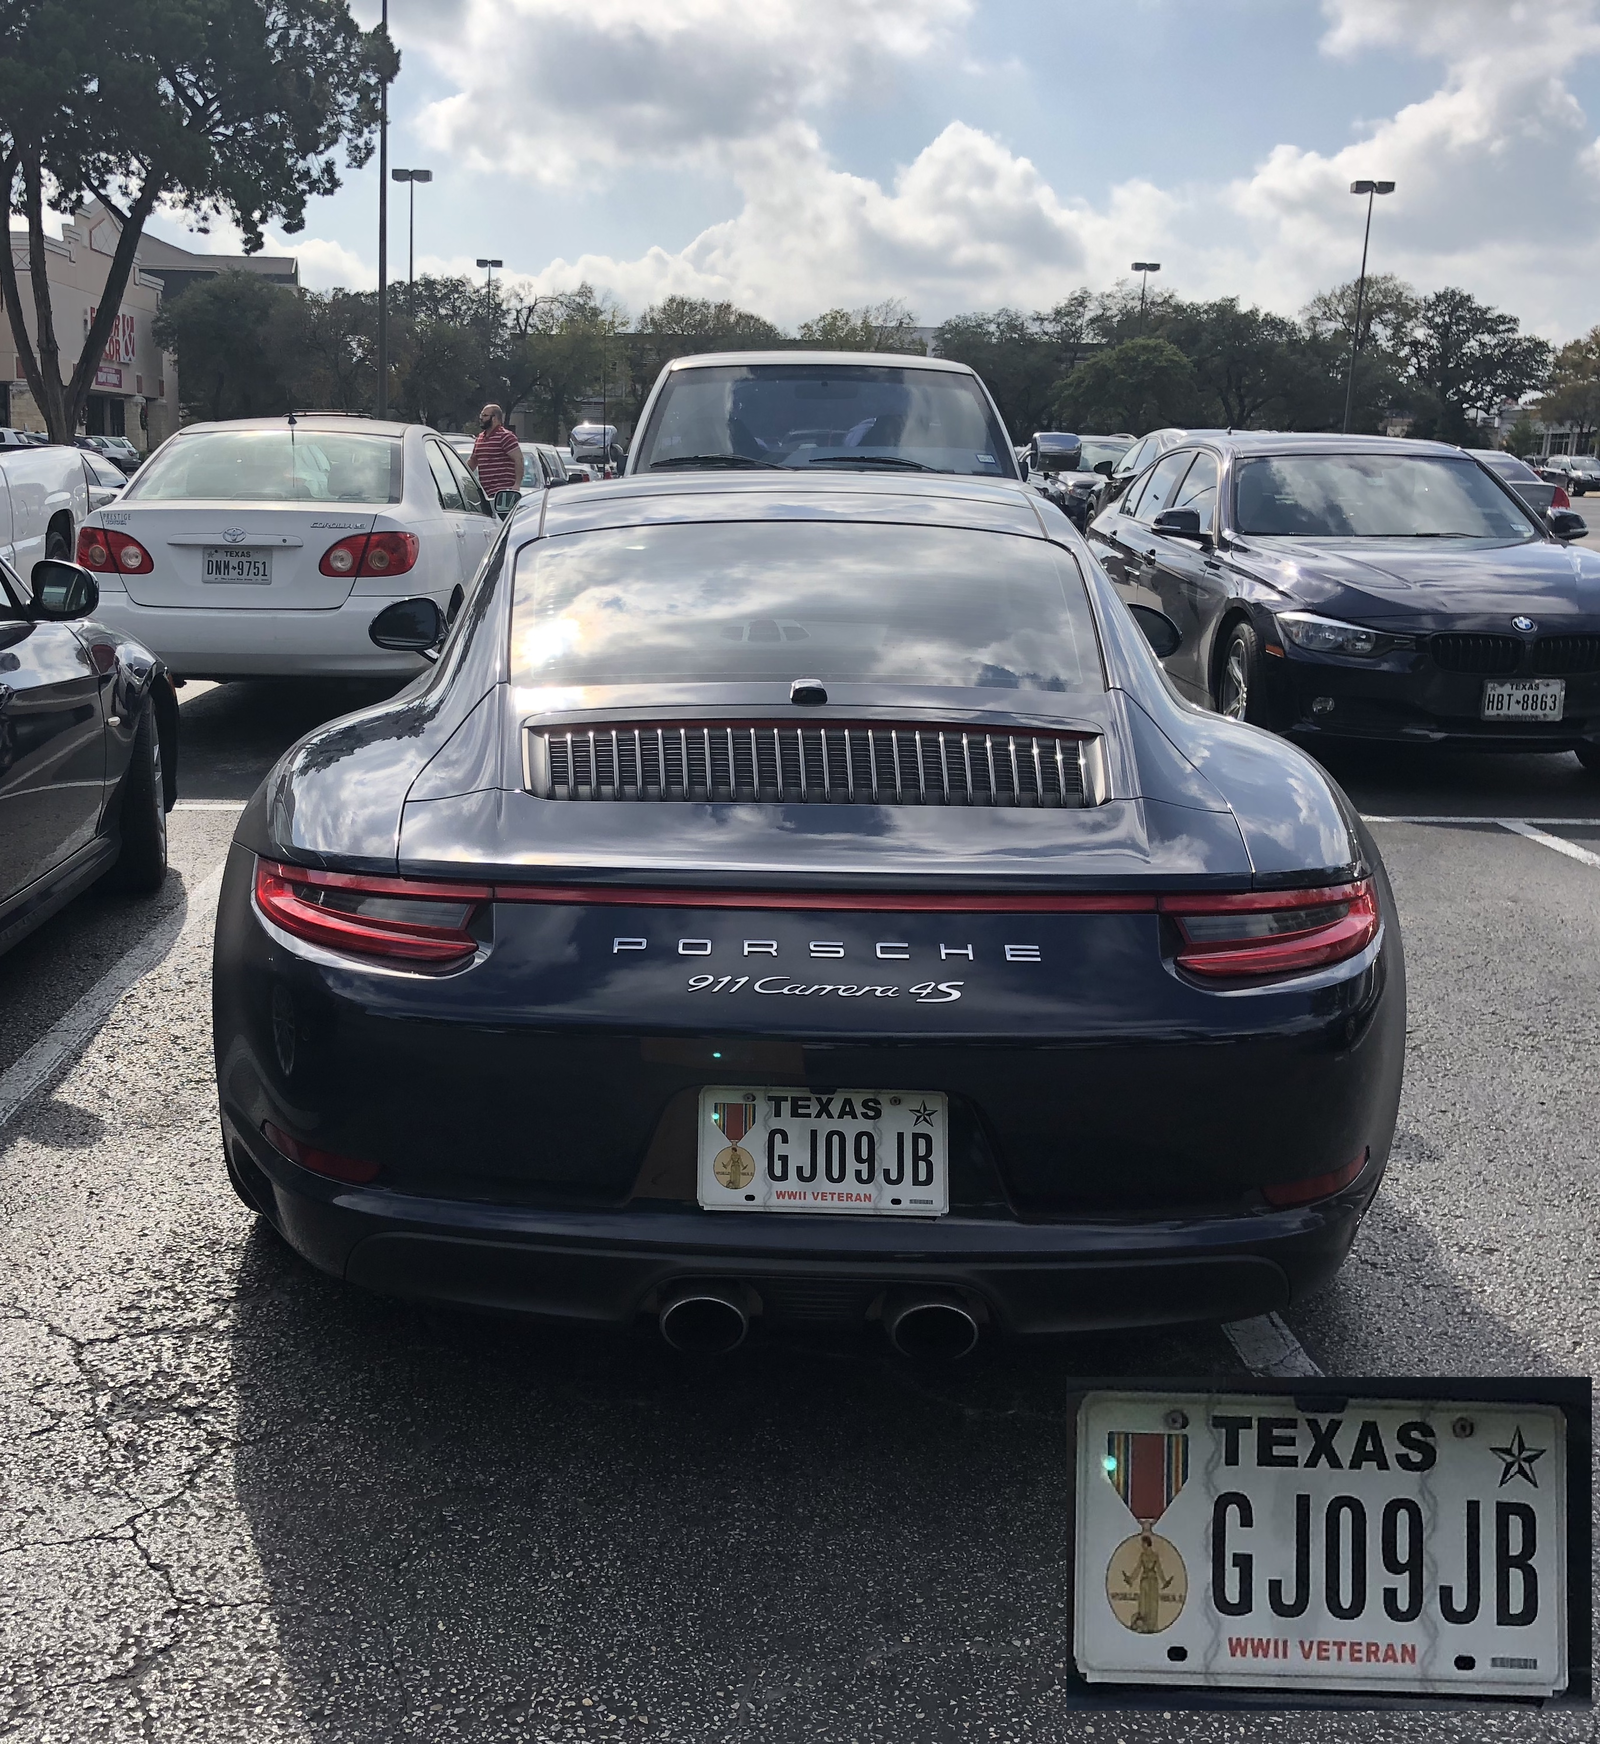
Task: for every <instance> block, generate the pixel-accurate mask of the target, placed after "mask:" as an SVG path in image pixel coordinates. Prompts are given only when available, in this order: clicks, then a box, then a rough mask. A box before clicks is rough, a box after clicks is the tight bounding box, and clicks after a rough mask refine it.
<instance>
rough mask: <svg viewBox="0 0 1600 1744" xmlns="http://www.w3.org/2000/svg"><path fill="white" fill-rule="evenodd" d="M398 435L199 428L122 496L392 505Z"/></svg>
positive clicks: (399, 470) (397, 483)
mask: <svg viewBox="0 0 1600 1744" xmlns="http://www.w3.org/2000/svg"><path fill="white" fill-rule="evenodd" d="M403 476H404V474H403V465H402V460H401V441H400V438H399V437H398V436H376V435H372V434H371V433H369V432H367V431H361V430H290V429H288V428H285V429H282V430H198V431H195V432H194V433H193V434H192V435H183V436H179V437H178V438H177V439H176V440H175V441H172V442H169V443H167V445H166V446H165V447H164V448H163V449H162V450H161V451H160V453H159V454H157V455H156V456H155V458H154V459H153V460H148V461H146V462H145V465H144V467H143V469H142V470H141V471H140V472H139V473H137V474H136V475H135V477H134V479H133V482H132V483H131V484H130V485H129V486H128V488H127V490H126V491H125V492H124V493H123V499H122V500H123V501H124V502H130V501H132V500H133V499H134V498H138V499H139V500H140V501H142V502H182V501H191V502H192V501H212V500H224V501H230V502H240V503H397V502H399V501H400V498H401V495H402V490H401V485H402V483H403Z"/></svg>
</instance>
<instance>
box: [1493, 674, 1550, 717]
mask: <svg viewBox="0 0 1600 1744" xmlns="http://www.w3.org/2000/svg"><path fill="white" fill-rule="evenodd" d="M1566 706H1567V681H1566V679H1564V678H1503V679H1502V678H1490V679H1487V680H1485V682H1484V686H1483V712H1482V715H1481V718H1482V719H1483V720H1486V721H1559V720H1560V719H1561V716H1562V712H1563V711H1564V710H1565V708H1566Z"/></svg>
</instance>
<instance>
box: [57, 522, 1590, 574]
mask: <svg viewBox="0 0 1600 1744" xmlns="http://www.w3.org/2000/svg"><path fill="white" fill-rule="evenodd" d="M1545 519H1546V520H1547V521H1548V522H1549V524H1550V531H1551V532H1552V533H1554V534H1555V536H1556V537H1557V538H1558V539H1559V540H1560V541H1561V542H1562V544H1563V545H1569V544H1571V542H1572V541H1573V540H1574V539H1583V538H1586V537H1587V536H1588V532H1589V523H1588V522H1587V521H1586V520H1584V518H1583V516H1582V515H1580V514H1577V513H1576V512H1575V511H1574V510H1572V509H1552V510H1551V511H1550V513H1549V514H1548V515H1547V516H1546V517H1545ZM34 573H35V574H37V573H38V571H37V570H35V572H34Z"/></svg>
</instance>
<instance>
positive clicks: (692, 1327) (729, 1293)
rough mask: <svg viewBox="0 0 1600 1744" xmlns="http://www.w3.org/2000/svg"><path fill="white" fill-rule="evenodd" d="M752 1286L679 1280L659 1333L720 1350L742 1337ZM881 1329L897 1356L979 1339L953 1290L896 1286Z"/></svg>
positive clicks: (677, 1343)
mask: <svg viewBox="0 0 1600 1744" xmlns="http://www.w3.org/2000/svg"><path fill="white" fill-rule="evenodd" d="M755 1306H756V1303H755V1301H754V1292H753V1291H751V1290H749V1289H748V1288H746V1287H744V1286H742V1285H738V1284H679V1285H677V1286H675V1287H674V1288H673V1289H672V1290H670V1291H669V1292H668V1293H667V1294H666V1295H665V1296H664V1297H663V1298H662V1302H661V1308H660V1311H659V1314H658V1323H659V1325H660V1328H661V1336H662V1338H664V1339H665V1340H666V1342H667V1343H668V1344H669V1345H670V1346H671V1347H672V1348H673V1349H674V1350H676V1351H679V1352H681V1353H682V1354H683V1355H685V1356H725V1355H726V1354H727V1353H728V1352H729V1351H732V1350H737V1349H738V1348H739V1346H740V1345H741V1344H743V1343H744V1341H745V1337H746V1335H747V1334H748V1332H749V1330H750V1316H751V1313H752V1311H753V1309H754V1308H755ZM883 1329H884V1332H885V1333H886V1334H887V1335H888V1338H889V1342H890V1343H891V1344H892V1345H893V1346H894V1348H895V1349H896V1350H897V1351H899V1352H900V1354H901V1355H902V1356H906V1357H911V1358H913V1359H914V1360H916V1361H919V1362H953V1361H954V1360H955V1359H956V1358H957V1357H963V1356H966V1355H967V1353H968V1352H969V1351H971V1350H972V1349H973V1348H974V1347H975V1346H976V1344H977V1342H978V1321H977V1316H976V1315H974V1314H973V1312H972V1310H971V1309H970V1308H969V1307H968V1306H967V1305H966V1303H965V1302H963V1301H962V1299H961V1298H960V1297H959V1296H958V1295H957V1294H956V1293H955V1292H954V1291H953V1290H895V1291H892V1292H891V1293H890V1295H889V1298H888V1300H887V1301H886V1302H885V1303H884V1308H883Z"/></svg>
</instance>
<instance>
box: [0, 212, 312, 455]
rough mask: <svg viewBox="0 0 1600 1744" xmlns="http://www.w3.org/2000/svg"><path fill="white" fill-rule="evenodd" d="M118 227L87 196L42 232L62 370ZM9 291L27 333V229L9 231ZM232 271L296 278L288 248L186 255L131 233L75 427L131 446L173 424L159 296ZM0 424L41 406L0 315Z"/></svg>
mask: <svg viewBox="0 0 1600 1744" xmlns="http://www.w3.org/2000/svg"><path fill="white" fill-rule="evenodd" d="M118 235H119V226H118V224H117V220H116V218H115V217H114V216H113V215H112V214H111V213H110V212H109V211H107V210H106V209H105V208H104V207H103V206H100V205H99V204H97V203H96V204H91V205H89V206H88V207H86V208H85V209H84V210H83V211H82V212H80V213H79V214H78V215H77V216H76V217H75V218H69V219H67V220H66V221H65V223H63V225H62V227H61V235H60V237H59V238H56V237H51V236H47V237H46V238H45V243H44V249H45V272H46V276H47V277H48V278H49V281H50V301H51V306H52V311H53V313H54V316H55V329H56V343H57V345H59V346H60V348H61V367H62V371H63V373H66V372H69V371H70V370H71V369H72V368H73V367H74V365H75V364H76V362H77V359H78V355H79V353H80V352H81V351H82V349H83V339H84V335H85V334H86V333H87V332H88V331H89V323H90V321H91V320H92V319H93V318H94V313H95V310H96V309H97V308H98V307H99V304H100V299H101V297H102V296H103V295H104V293H105V284H106V274H107V272H108V271H109V270H110V267H111V259H112V256H113V255H114V254H115V253H116V247H117V237H118ZM11 256H12V259H13V260H14V261H15V262H16V267H17V277H18V286H17V288H18V291H19V292H20V294H21V299H22V305H23V314H24V318H25V320H26V322H27V328H28V337H29V340H30V342H31V341H32V339H33V337H34V333H35V328H34V312H33V297H32V292H31V288H30V285H29V283H28V276H27V275H28V273H29V271H30V268H29V262H28V238H27V234H26V232H24V231H21V230H13V231H12V232H11ZM232 270H243V271H245V272H251V273H258V274H260V276H261V277H263V278H265V279H267V280H269V281H270V282H271V283H274V284H282V285H287V286H290V287H293V286H295V285H297V284H298V283H299V263H298V262H297V261H296V260H294V259H293V258H292V257H288V256H273V255H260V254H255V255H243V254H193V253H191V252H190V251H189V250H188V249H184V248H178V247H176V246H175V245H174V244H172V243H170V242H163V241H161V240H160V239H159V238H157V237H154V236H149V235H146V236H142V237H141V238H140V239H139V248H138V252H137V253H136V255H135V257H134V268H133V271H132V272H131V273H130V274H129V276H128V283H127V287H126V289H125V290H124V291H123V293H122V303H121V306H120V307H119V309H118V311H117V319H116V321H115V323H114V324H113V326H112V329H111V337H110V339H109V340H108V341H107V342H106V348H105V352H104V355H103V356H102V357H101V359H100V361H99V363H98V365H97V366H96V368H95V375H94V383H93V386H92V387H91V388H90V391H89V400H88V404H87V406H86V408H85V410H84V414H83V424H82V426H81V427H82V428H83V429H84V430H85V431H86V432H87V433H88V434H90V435H94V436H126V437H128V438H129V439H130V440H131V441H132V442H133V444H134V446H135V447H136V448H141V449H149V448H154V447H155V446H156V445H157V443H160V442H164V441H165V440H166V438H167V437H168V436H170V435H171V434H172V432H173V431H174V430H176V429H177V427H178V371H177V366H176V363H175V361H174V359H173V358H172V356H171V355H170V353H163V352H162V351H161V349H160V348H159V347H158V346H157V344H156V342H155V336H154V333H153V331H152V324H153V322H154V321H155V317H156V312H157V310H158V309H159V308H160V307H161V300H162V298H163V296H168V297H172V296H177V295H178V294H179V293H180V292H181V291H184V290H186V289H187V288H188V287H189V286H190V285H191V284H193V283H194V282H195V281H196V280H197V279H202V278H214V277H215V276H216V275H217V274H218V273H222V272H228V271H232ZM0 425H10V426H12V427H14V428H16V429H21V430H43V429H44V427H45V422H44V415H43V413H42V412H41V411H40V409H39V407H38V406H37V405H36V404H35V403H34V398H33V394H32V392H31V391H30V389H29V387H28V384H27V380H26V378H25V377H24V374H23V370H22V362H21V359H20V358H19V357H18V356H17V354H16V344H15V340H14V338H13V335H12V332H11V328H10V324H9V323H8V322H6V321H5V319H4V316H3V315H0Z"/></svg>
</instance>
